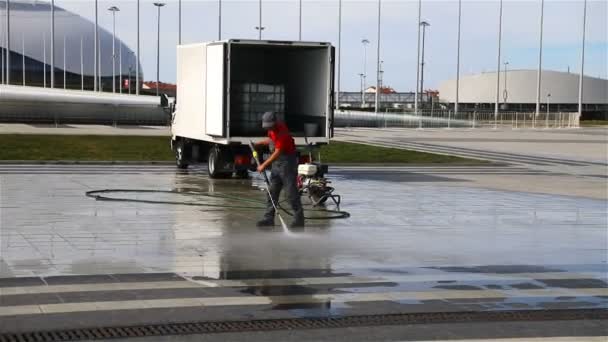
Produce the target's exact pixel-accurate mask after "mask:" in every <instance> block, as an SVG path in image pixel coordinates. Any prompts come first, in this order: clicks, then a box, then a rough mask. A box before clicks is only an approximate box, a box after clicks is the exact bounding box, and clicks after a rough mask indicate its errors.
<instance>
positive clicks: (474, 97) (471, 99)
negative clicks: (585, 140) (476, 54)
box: [439, 70, 608, 111]
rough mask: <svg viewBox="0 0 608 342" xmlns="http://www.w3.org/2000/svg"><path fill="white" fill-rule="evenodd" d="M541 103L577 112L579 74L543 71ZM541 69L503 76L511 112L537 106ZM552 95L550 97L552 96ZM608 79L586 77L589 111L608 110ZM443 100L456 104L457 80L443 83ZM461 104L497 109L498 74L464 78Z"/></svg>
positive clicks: (502, 95)
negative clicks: (538, 73)
mask: <svg viewBox="0 0 608 342" xmlns="http://www.w3.org/2000/svg"><path fill="white" fill-rule="evenodd" d="M541 75H542V76H541V102H542V104H543V105H546V103H547V102H549V104H550V105H551V109H554V110H563V111H576V110H577V106H578V86H579V74H572V73H567V72H560V71H551V70H543V71H542V74H541ZM536 76H537V70H509V71H507V72H506V73H505V72H504V71H501V73H500V87H499V94H500V102H501V104H504V103H506V104H507V105H508V107H510V108H511V109H518V110H519V109H521V110H528V109H530V108H533V107H534V106H535V105H536V90H537V83H536ZM549 94H550V96H548V95H549ZM607 94H608V80H605V79H601V78H594V77H588V76H585V77H583V105H584V109H585V110H586V111H606V110H607V109H608V95H607ZM439 97H440V100H441V101H444V102H448V103H454V102H455V101H456V80H449V81H445V82H442V83H441V84H440V86H439ZM458 97H459V103H460V104H463V106H464V107H465V108H466V107H467V105H469V106H470V105H477V106H481V107H484V106H493V104H494V103H495V102H496V72H488V73H482V74H477V75H470V76H464V77H461V78H460V89H459V96H458Z"/></svg>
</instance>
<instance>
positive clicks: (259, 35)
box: [255, 0, 265, 40]
mask: <svg viewBox="0 0 608 342" xmlns="http://www.w3.org/2000/svg"><path fill="white" fill-rule="evenodd" d="M258 4H259V5H258V8H259V11H260V13H259V22H260V23H259V25H258V26H256V27H255V28H256V30H258V39H259V40H262V30H264V28H265V27H264V26H262V0H259V2H258Z"/></svg>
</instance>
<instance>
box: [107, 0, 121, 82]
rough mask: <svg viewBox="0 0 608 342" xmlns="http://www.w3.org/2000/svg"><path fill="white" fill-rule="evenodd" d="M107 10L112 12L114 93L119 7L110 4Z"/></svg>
mask: <svg viewBox="0 0 608 342" xmlns="http://www.w3.org/2000/svg"><path fill="white" fill-rule="evenodd" d="M108 11H110V12H112V92H113V93H116V12H119V11H120V9H119V8H118V7H116V6H112V7H110V8H108Z"/></svg>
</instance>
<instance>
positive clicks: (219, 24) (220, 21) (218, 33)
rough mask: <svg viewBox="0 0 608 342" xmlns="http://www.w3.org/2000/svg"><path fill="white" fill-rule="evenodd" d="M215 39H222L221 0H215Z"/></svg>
mask: <svg viewBox="0 0 608 342" xmlns="http://www.w3.org/2000/svg"><path fill="white" fill-rule="evenodd" d="M217 14H218V20H217V36H218V38H217V40H222V0H218V1H217Z"/></svg>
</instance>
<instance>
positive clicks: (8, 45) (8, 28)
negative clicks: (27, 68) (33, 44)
mask: <svg viewBox="0 0 608 342" xmlns="http://www.w3.org/2000/svg"><path fill="white" fill-rule="evenodd" d="M10 51H11V2H10V0H6V84H11V52H10Z"/></svg>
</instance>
